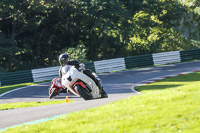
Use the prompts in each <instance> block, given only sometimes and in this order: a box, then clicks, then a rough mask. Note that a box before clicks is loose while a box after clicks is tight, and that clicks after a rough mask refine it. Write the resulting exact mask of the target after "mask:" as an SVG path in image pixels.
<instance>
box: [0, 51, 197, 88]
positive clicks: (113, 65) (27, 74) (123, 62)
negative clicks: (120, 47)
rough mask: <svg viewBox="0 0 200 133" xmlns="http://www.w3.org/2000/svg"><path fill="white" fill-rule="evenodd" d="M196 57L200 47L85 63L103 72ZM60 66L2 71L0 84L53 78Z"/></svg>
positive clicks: (88, 66) (92, 68) (88, 67)
mask: <svg viewBox="0 0 200 133" xmlns="http://www.w3.org/2000/svg"><path fill="white" fill-rule="evenodd" d="M194 59H200V49H195V50H187V51H172V52H163V53H153V54H148V55H139V56H131V57H125V58H115V59H109V60H102V61H94V62H87V63H85V65H86V69H90V70H92V71H93V72H97V73H102V72H110V71H118V70H124V69H130V68H134V67H141V66H149V65H159V64H168V63H174V62H181V61H188V60H194ZM59 68H60V66H56V67H48V68H40V69H33V70H26V71H17V72H9V73H0V86H4V85H10V84H19V83H26V82H38V81H45V80H51V79H53V78H54V77H57V76H58V71H59Z"/></svg>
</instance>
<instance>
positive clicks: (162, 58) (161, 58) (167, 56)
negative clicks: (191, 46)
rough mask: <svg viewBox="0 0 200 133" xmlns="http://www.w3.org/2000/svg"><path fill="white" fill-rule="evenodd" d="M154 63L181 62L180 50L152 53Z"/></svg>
mask: <svg viewBox="0 0 200 133" xmlns="http://www.w3.org/2000/svg"><path fill="white" fill-rule="evenodd" d="M153 62H154V65H160V64H168V63H175V62H181V57H180V51H172V52H163V53H155V54H153Z"/></svg>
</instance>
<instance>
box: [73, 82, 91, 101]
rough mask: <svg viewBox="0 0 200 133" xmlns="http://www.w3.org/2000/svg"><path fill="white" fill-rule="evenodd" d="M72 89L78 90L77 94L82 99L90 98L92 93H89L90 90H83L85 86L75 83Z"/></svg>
mask: <svg viewBox="0 0 200 133" xmlns="http://www.w3.org/2000/svg"><path fill="white" fill-rule="evenodd" d="M74 90H75V91H76V92H78V94H79V95H80V96H81V97H82V98H83V99H84V100H90V99H92V95H91V94H90V92H88V91H87V90H85V88H82V87H81V86H80V85H76V86H75V87H74Z"/></svg>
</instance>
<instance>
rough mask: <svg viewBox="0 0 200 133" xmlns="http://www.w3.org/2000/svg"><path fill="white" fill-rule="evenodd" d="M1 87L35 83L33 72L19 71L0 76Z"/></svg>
mask: <svg viewBox="0 0 200 133" xmlns="http://www.w3.org/2000/svg"><path fill="white" fill-rule="evenodd" d="M0 82H1V86H4V85H11V84H19V83H27V82H33V78H32V72H31V70H26V71H17V72H9V73H1V74H0Z"/></svg>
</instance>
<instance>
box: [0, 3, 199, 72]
mask: <svg viewBox="0 0 200 133" xmlns="http://www.w3.org/2000/svg"><path fill="white" fill-rule="evenodd" d="M178 1H179V2H177V1H176V0H134V1H133V0H128V1H124V0H109V1H107V0H92V1H88V0H76V1H74V0H68V1H66V0H51V1H44V0H31V1H30V0H26V1H21V0H15V1H8V0H1V1H0V59H1V60H0V64H1V66H0V72H2V71H16V70H24V69H32V68H39V67H48V66H55V65H58V63H57V57H58V55H59V54H60V53H61V51H63V49H65V50H66V49H68V48H70V49H71V48H76V47H77V46H78V45H80V44H81V45H84V46H85V47H86V48H87V51H86V58H85V57H84V60H85V59H87V60H101V59H108V58H116V57H125V56H132V55H139V54H147V53H154V52H163V51H173V50H187V49H193V48H197V47H199V45H196V44H194V42H199V41H200V31H199V30H198V29H199V28H200V22H199V17H200V16H199V9H200V8H199V7H200V4H199V1H198V0H187V1H185V0H178ZM80 58H83V57H80Z"/></svg>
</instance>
